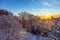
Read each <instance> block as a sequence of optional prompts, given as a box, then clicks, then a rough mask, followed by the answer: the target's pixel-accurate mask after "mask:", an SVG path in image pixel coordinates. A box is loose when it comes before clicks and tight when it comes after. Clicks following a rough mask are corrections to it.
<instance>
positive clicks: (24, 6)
mask: <svg viewBox="0 0 60 40" xmlns="http://www.w3.org/2000/svg"><path fill="white" fill-rule="evenodd" d="M0 9H6V10H9V11H11V12H13V13H14V14H17V13H18V12H22V11H27V12H29V13H32V14H34V15H46V14H60V0H0Z"/></svg>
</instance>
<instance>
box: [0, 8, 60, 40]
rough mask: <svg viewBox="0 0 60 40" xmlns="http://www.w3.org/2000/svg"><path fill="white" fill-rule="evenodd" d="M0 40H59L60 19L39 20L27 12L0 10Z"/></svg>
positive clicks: (39, 18)
mask: <svg viewBox="0 0 60 40" xmlns="http://www.w3.org/2000/svg"><path fill="white" fill-rule="evenodd" d="M0 40H60V18H53V17H51V19H41V17H39V16H35V15H33V14H31V13H28V12H21V13H18V15H14V14H13V13H12V12H10V11H8V10H4V9H0Z"/></svg>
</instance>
